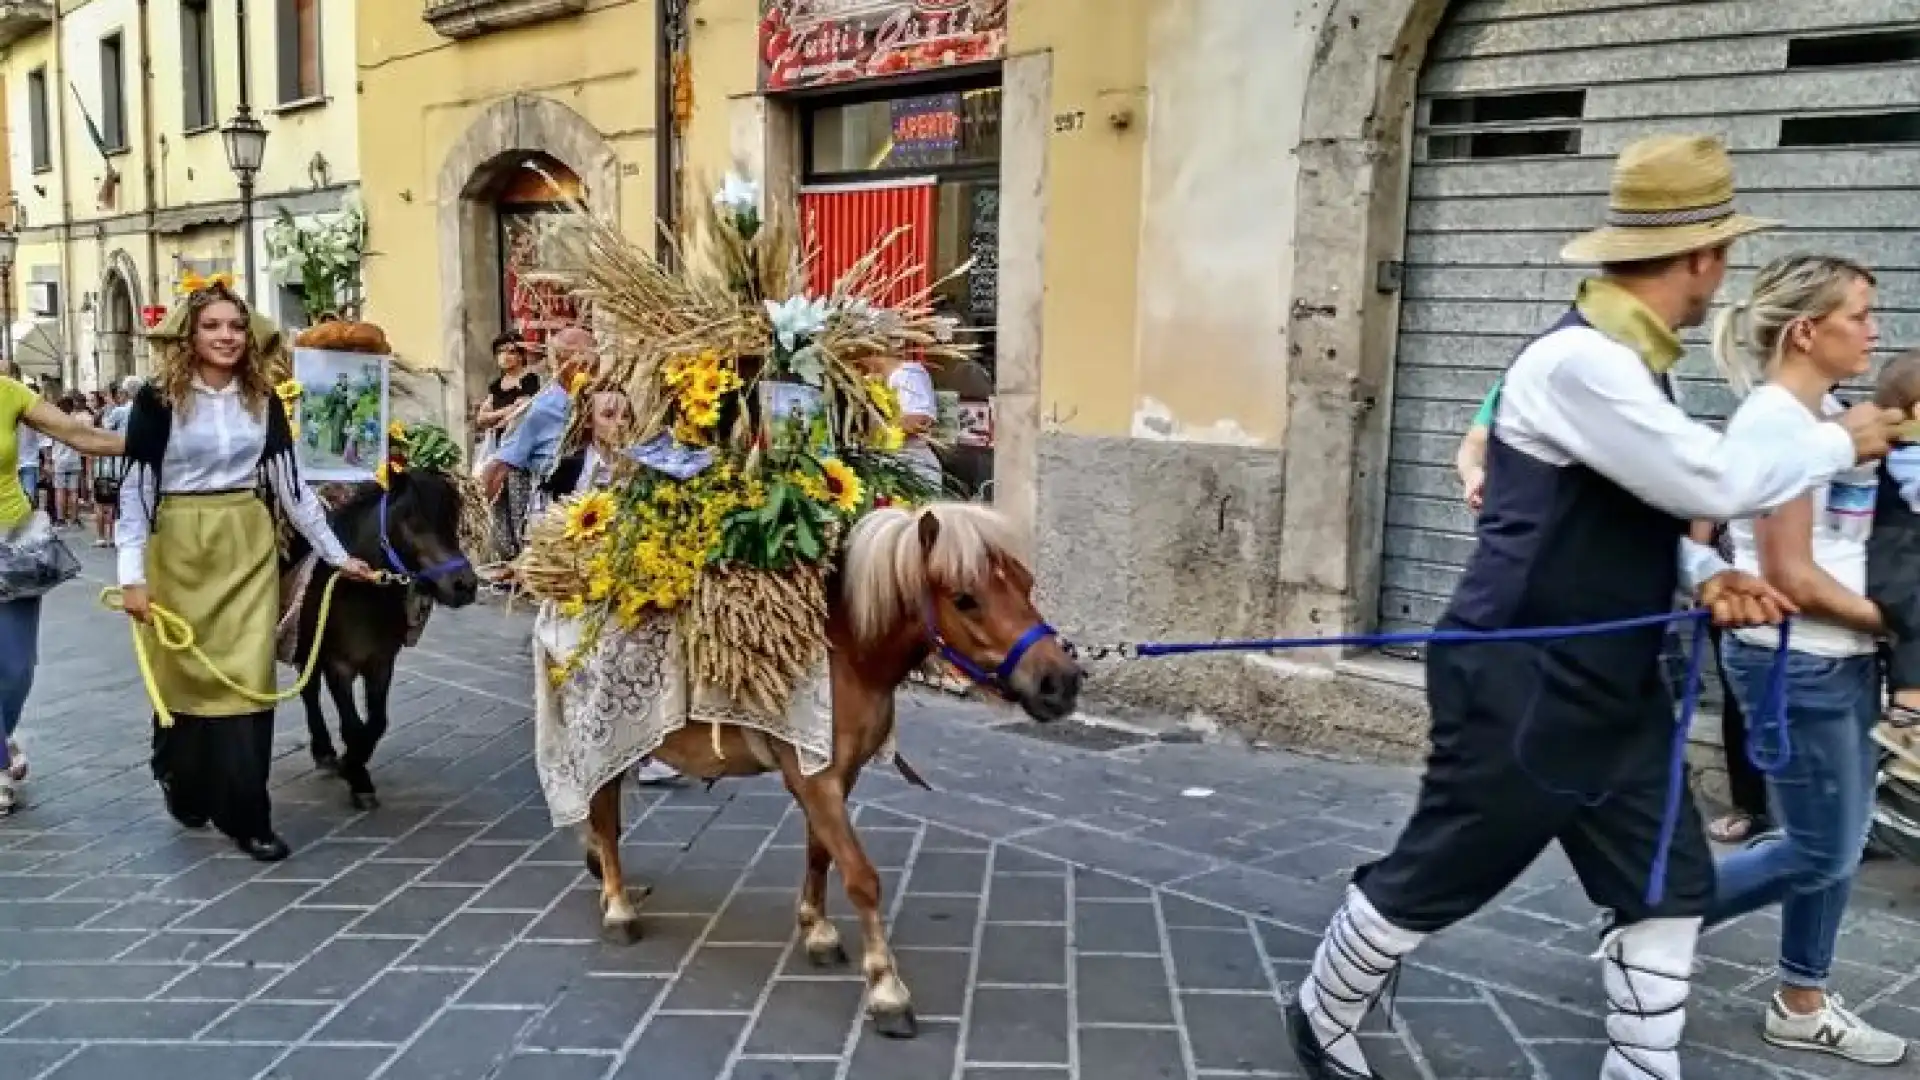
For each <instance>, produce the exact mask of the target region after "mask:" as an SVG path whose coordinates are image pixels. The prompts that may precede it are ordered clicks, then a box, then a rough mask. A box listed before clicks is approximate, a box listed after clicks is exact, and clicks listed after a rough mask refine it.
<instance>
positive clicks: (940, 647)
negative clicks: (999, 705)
mask: <svg viewBox="0 0 1920 1080" xmlns="http://www.w3.org/2000/svg"><path fill="white" fill-rule="evenodd" d="M920 609H921V613H922V616H923V618H924V620H925V622H926V628H927V641H928V643H930V644H931V645H932V646H933V648H934V651H935V652H937V653H939V654H940V658H941V659H943V660H945V661H946V662H947V663H949V664H952V665H953V666H954V667H956V668H959V669H960V673H961V674H963V675H965V676H966V677H967V678H969V679H972V680H973V683H974V685H975V686H978V687H980V688H981V689H983V690H991V691H993V692H994V693H995V694H997V695H999V696H1000V698H1001V699H1002V700H1004V701H1008V702H1011V703H1013V704H1015V705H1018V704H1019V703H1020V698H1019V695H1017V694H1015V693H1014V692H1013V673H1014V671H1015V669H1017V668H1018V667H1019V666H1020V661H1021V660H1024V659H1026V655H1027V653H1028V651H1029V650H1031V649H1032V648H1033V647H1034V646H1035V645H1038V644H1040V643H1041V642H1042V641H1045V640H1046V639H1048V638H1050V637H1059V636H1060V634H1059V631H1056V630H1055V629H1054V628H1053V627H1051V626H1049V625H1047V623H1046V621H1045V620H1042V621H1040V622H1037V623H1034V624H1033V625H1032V626H1030V627H1028V628H1027V632H1026V633H1024V634H1021V635H1020V637H1019V639H1018V640H1016V641H1015V642H1014V643H1013V647H1012V648H1010V649H1008V650H1007V655H1006V656H1004V657H1002V658H1001V660H1000V663H999V665H998V666H996V667H995V668H994V669H993V670H992V671H988V670H987V669H985V668H983V667H981V666H980V665H979V664H976V663H974V662H973V660H972V658H971V657H969V656H967V654H965V653H963V652H961V651H960V650H959V649H956V648H954V647H953V645H952V643H950V642H949V641H947V639H946V635H944V634H942V633H940V622H939V620H938V619H936V618H934V614H933V594H932V593H931V592H929V593H928V594H927V597H926V599H925V601H923V602H922V603H921V605H920Z"/></svg>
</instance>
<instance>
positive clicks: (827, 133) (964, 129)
mask: <svg viewBox="0 0 1920 1080" xmlns="http://www.w3.org/2000/svg"><path fill="white" fill-rule="evenodd" d="M807 142H808V160H807V171H808V172H809V173H811V174H814V175H833V174H845V173H869V172H885V171H889V170H896V169H929V168H940V167H951V166H957V165H984V164H989V163H992V162H996V161H998V160H999V159H1000V90H999V88H998V87H987V88H982V89H978V90H956V91H947V92H943V93H932V94H920V95H912V96H907V97H896V98H889V99H885V100H880V101H861V102H854V103H850V104H845V105H828V106H825V107H823V108H820V109H817V110H815V111H814V112H813V113H812V114H811V115H810V116H809V120H808V125H807Z"/></svg>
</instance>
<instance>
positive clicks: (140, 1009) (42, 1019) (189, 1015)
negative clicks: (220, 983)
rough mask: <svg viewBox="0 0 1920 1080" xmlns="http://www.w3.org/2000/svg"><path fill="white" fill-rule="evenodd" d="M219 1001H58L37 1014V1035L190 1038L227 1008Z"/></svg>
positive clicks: (87, 1038) (38, 1036) (41, 1037)
mask: <svg viewBox="0 0 1920 1080" xmlns="http://www.w3.org/2000/svg"><path fill="white" fill-rule="evenodd" d="M226 1010H227V1007H226V1005H225V1004H223V1003H221V1002H217V1001H56V1002H54V1003H53V1004H51V1005H48V1006H47V1007H46V1008H44V1009H42V1010H40V1011H39V1012H37V1013H35V1014H34V1015H33V1036H34V1038H36V1039H54V1040H61V1039H64V1040H91V1039H187V1038H191V1037H192V1036H193V1033H194V1032H196V1031H199V1030H200V1029H201V1028H203V1027H206V1026H207V1025H208V1024H211V1023H213V1022H214V1020H216V1019H218V1018H219V1016H220V1014H221V1013H223V1012H225V1011H226Z"/></svg>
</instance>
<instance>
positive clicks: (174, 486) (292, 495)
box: [113, 380, 347, 586]
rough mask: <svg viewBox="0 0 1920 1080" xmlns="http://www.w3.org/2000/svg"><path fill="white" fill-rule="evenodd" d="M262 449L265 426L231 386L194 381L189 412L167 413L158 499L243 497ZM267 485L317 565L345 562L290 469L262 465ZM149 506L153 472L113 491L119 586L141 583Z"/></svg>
mask: <svg viewBox="0 0 1920 1080" xmlns="http://www.w3.org/2000/svg"><path fill="white" fill-rule="evenodd" d="M270 407H271V406H270ZM266 445H267V425H266V420H265V418H264V417H257V416H255V415H253V413H251V412H249V411H248V410H247V405H246V400H245V399H244V398H242V397H241V396H240V387H239V385H238V384H237V383H234V384H230V385H228V386H227V387H225V388H224V389H221V390H213V389H210V388H208V387H206V386H203V385H201V384H200V383H199V382H198V381H197V380H196V381H195V383H194V386H193V407H192V408H191V409H190V410H187V411H186V412H184V413H183V412H182V411H181V410H179V409H175V410H174V412H173V434H172V435H170V436H169V437H168V439H167V456H166V459H165V461H164V463H163V465H162V470H161V472H162V475H163V477H164V480H165V484H166V486H165V487H164V488H163V489H162V490H161V491H160V492H159V494H160V495H173V494H189V493H195V492H201V493H204V492H211V491H245V490H248V489H250V488H252V487H253V485H254V478H255V470H257V469H258V468H259V465H260V454H261V452H262V451H264V450H265V449H266ZM267 483H268V486H270V487H271V488H272V489H273V496H274V499H275V500H276V501H278V502H279V504H280V508H281V509H282V510H283V511H285V513H286V515H287V520H288V521H289V522H291V523H292V525H293V527H294V528H295V529H298V530H299V531H300V535H301V536H304V537H306V539H307V543H309V544H311V545H313V550H314V551H316V552H318V553H319V554H320V557H321V558H322V559H325V560H326V561H327V562H328V563H329V564H330V565H333V566H339V565H340V564H341V563H344V562H346V561H347V552H346V549H345V548H343V547H341V546H340V540H339V538H338V537H335V536H334V535H333V529H332V527H330V526H329V525H328V524H327V513H326V510H325V509H324V508H323V507H322V506H321V505H320V500H319V498H318V497H317V496H315V495H314V493H313V490H312V489H311V488H309V487H307V486H306V485H305V484H302V483H299V482H298V481H297V480H296V479H295V477H294V472H293V468H292V466H291V463H290V462H286V461H280V462H276V463H271V464H269V466H268V468H267ZM154 499H155V494H154V478H153V472H152V470H150V469H147V468H145V467H143V466H140V465H137V464H135V465H133V466H131V467H130V468H129V469H128V471H127V482H124V483H122V484H121V486H120V516H119V518H118V519H116V520H115V521H114V525H113V542H114V546H116V547H118V548H119V549H120V584H121V585H123V586H126V585H145V584H146V583H147V536H148V523H147V504H148V502H149V501H151V500H154Z"/></svg>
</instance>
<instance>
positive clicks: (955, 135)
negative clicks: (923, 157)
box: [887, 94, 960, 157]
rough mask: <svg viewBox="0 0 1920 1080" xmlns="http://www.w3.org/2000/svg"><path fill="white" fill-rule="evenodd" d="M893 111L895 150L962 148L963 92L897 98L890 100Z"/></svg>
mask: <svg viewBox="0 0 1920 1080" xmlns="http://www.w3.org/2000/svg"><path fill="white" fill-rule="evenodd" d="M887 107H888V109H889V111H890V112H891V113H892V114H893V154H894V156H895V157H898V156H900V155H903V154H916V155H917V154H922V153H949V154H950V153H952V152H953V151H955V150H958V149H959V148H960V95H959V94H932V95H929V96H926V97H911V98H896V99H894V100H893V101H890V102H888V103H887Z"/></svg>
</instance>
